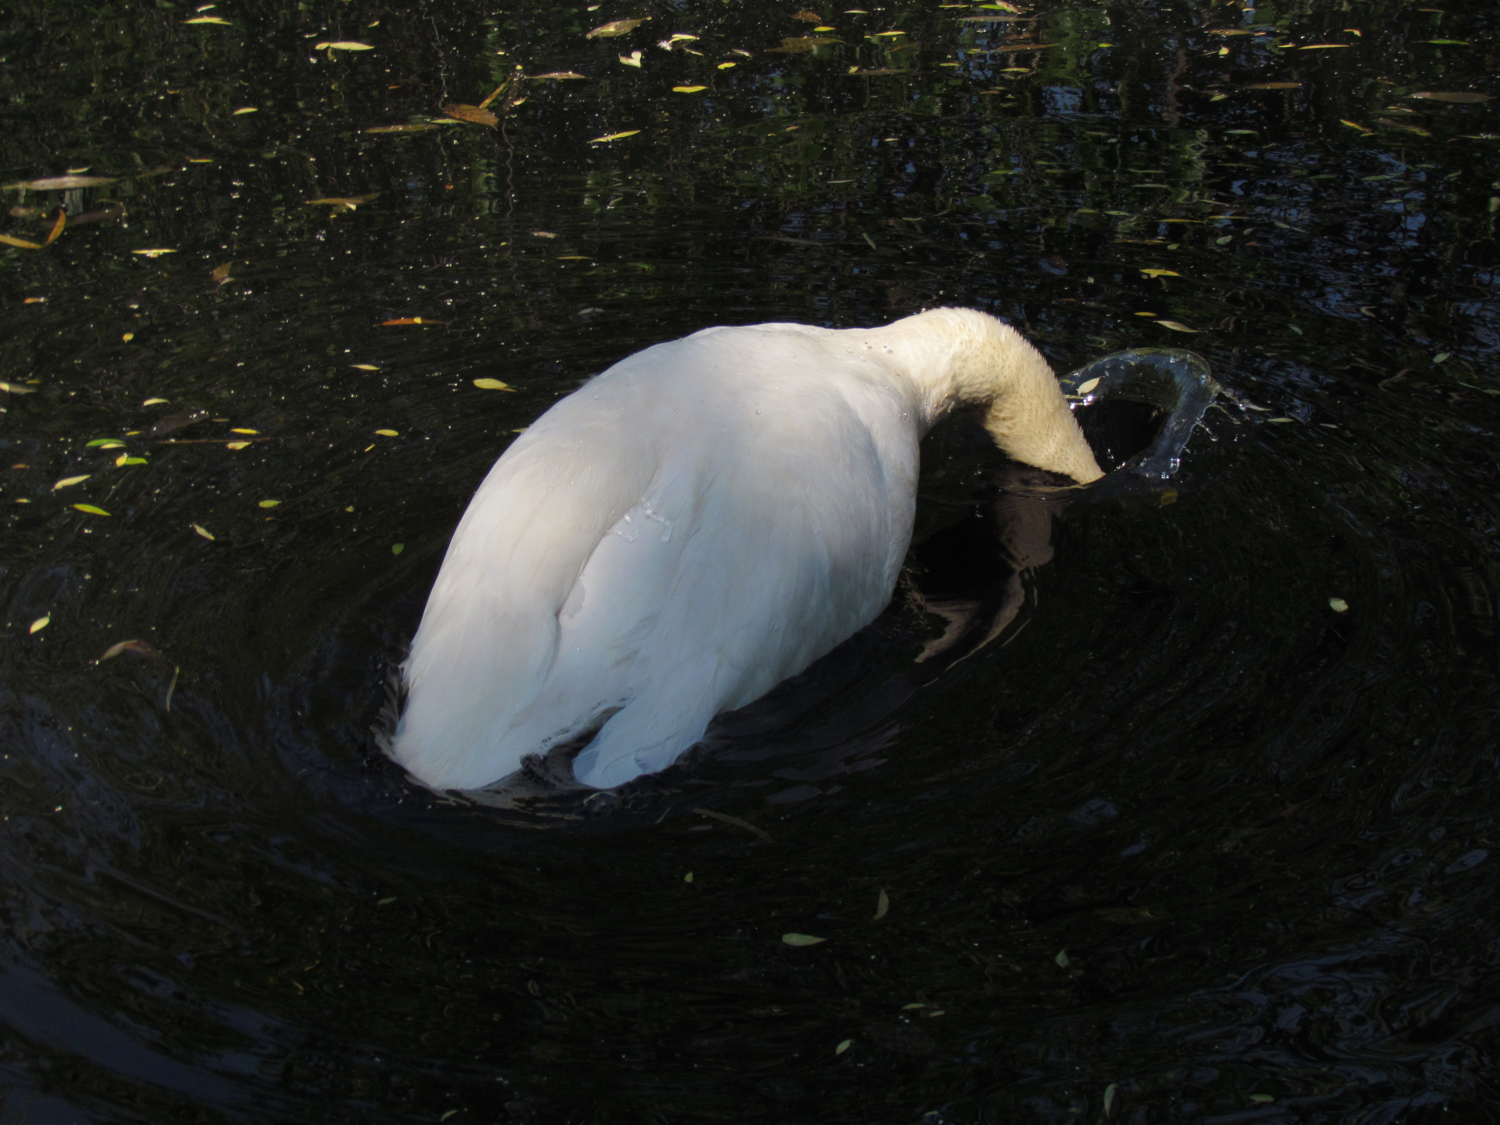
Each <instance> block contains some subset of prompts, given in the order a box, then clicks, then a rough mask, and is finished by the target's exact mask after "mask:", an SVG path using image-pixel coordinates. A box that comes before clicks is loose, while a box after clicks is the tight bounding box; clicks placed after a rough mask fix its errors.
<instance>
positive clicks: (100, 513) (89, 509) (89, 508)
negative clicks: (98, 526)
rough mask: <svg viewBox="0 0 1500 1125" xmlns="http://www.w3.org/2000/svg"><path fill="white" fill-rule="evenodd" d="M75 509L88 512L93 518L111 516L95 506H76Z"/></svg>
mask: <svg viewBox="0 0 1500 1125" xmlns="http://www.w3.org/2000/svg"><path fill="white" fill-rule="evenodd" d="M73 507H75V508H77V509H78V510H79V511H80V512H87V513H88V514H89V515H91V516H107V515H109V513H108V512H106V511H105V510H104V509H103V508H98V507H95V506H94V505H93V504H74V505H73Z"/></svg>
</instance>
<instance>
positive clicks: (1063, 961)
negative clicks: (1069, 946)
mask: <svg viewBox="0 0 1500 1125" xmlns="http://www.w3.org/2000/svg"><path fill="white" fill-rule="evenodd" d="M1052 960H1054V961H1056V962H1057V967H1058V968H1059V969H1066V968H1067V967H1068V964H1069V962H1068V951H1067V950H1066V949H1060V950H1058V953H1057V956H1056V957H1054V958H1052Z"/></svg>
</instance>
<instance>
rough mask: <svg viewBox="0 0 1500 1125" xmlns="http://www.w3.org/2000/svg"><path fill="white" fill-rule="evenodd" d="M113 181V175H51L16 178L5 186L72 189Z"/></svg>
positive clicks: (50, 189)
mask: <svg viewBox="0 0 1500 1125" xmlns="http://www.w3.org/2000/svg"><path fill="white" fill-rule="evenodd" d="M114 182H115V178H114V177H113V176H51V177H48V178H47V179H43V180H18V181H16V182H15V183H13V184H6V185H5V186H6V187H7V188H23V189H26V190H28V191H72V190H74V189H75V188H86V187H103V186H104V185H105V184H112V183H114Z"/></svg>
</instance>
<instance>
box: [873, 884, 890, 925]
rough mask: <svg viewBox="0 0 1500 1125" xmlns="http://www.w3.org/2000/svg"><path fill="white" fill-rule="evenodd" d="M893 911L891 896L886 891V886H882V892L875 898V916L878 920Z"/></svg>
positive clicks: (875, 919)
mask: <svg viewBox="0 0 1500 1125" xmlns="http://www.w3.org/2000/svg"><path fill="white" fill-rule="evenodd" d="M890 911H891V896H890V895H888V894H886V893H885V888H884V887H881V888H880V894H879V896H877V897H876V899H875V918H874V921H876V922H878V921H880V920H881V919H882V918H884V917H885V916H886V915H887V914H889V913H890Z"/></svg>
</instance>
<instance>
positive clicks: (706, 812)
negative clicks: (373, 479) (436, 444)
mask: <svg viewBox="0 0 1500 1125" xmlns="http://www.w3.org/2000/svg"><path fill="white" fill-rule="evenodd" d="M525 431H526V427H525V426H522V427H521V428H520V429H519V430H516V431H514V432H515V433H518V434H519V433H524V432H525ZM693 812H694V813H696V814H697V815H698V816H707V817H712V818H713V819H714V820H717V821H721V822H722V823H724V824H732V825H734V826H735V827H736V828H743V829H744V830H745V831H746V832H750V833H752V834H754V835H756V836H759V837H760V838H761V839H762V840H764V841H765V842H766V843H768V844H774V843H775V842H776V841H775V840H773V839H771V834H770V833H769V832H767V831H766V830H765V829H763V828H757V827H755V825H753V824H751V823H750V822H749V821H748V820H741V819H740V818H739V817H737V816H730V815H729V814H728V813H721V812H715V811H714V810H713V809H694V810H693Z"/></svg>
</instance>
